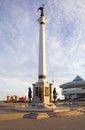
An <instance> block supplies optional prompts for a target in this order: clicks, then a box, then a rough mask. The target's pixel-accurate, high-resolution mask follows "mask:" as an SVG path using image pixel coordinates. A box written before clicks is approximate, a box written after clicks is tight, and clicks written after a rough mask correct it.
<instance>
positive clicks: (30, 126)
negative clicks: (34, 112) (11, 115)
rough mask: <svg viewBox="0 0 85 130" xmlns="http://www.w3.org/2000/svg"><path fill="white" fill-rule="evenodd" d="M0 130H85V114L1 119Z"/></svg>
mask: <svg viewBox="0 0 85 130" xmlns="http://www.w3.org/2000/svg"><path fill="white" fill-rule="evenodd" d="M0 130H85V115H82V116H78V117H65V118H63V117H62V118H60V117H58V118H47V119H40V120H36V119H24V118H23V119H16V120H10V121H0Z"/></svg>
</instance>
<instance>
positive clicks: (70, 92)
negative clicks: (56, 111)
mask: <svg viewBox="0 0 85 130" xmlns="http://www.w3.org/2000/svg"><path fill="white" fill-rule="evenodd" d="M60 88H62V94H63V95H64V96H65V99H66V100H70V99H81V100H83V99H85V80H84V79H82V78H81V77H80V76H78V75H77V76H76V77H75V79H74V80H73V81H72V82H68V83H65V84H62V85H60Z"/></svg>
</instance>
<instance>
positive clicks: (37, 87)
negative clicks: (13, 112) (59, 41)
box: [33, 6, 51, 105]
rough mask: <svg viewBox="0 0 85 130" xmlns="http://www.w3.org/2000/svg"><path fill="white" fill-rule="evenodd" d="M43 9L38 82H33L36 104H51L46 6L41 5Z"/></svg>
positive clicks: (39, 20)
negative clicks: (46, 43) (47, 79)
mask: <svg viewBox="0 0 85 130" xmlns="http://www.w3.org/2000/svg"><path fill="white" fill-rule="evenodd" d="M38 10H40V11H41V14H40V17H39V19H38V22H39V27H40V29H39V66H38V82H37V83H36V84H33V102H34V103H35V104H40V103H43V104H44V105H45V104H49V103H50V98H51V95H50V93H51V89H50V88H51V84H49V83H48V82H47V81H46V50H45V49H46V47H45V23H46V21H47V20H46V18H45V17H44V7H43V6H42V7H40V8H39V9H38Z"/></svg>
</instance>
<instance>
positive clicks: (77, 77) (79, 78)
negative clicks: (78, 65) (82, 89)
mask: <svg viewBox="0 0 85 130" xmlns="http://www.w3.org/2000/svg"><path fill="white" fill-rule="evenodd" d="M78 81H84V79H82V78H81V77H80V76H79V75H77V76H76V77H75V79H74V80H73V82H78Z"/></svg>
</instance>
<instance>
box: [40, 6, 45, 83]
mask: <svg viewBox="0 0 85 130" xmlns="http://www.w3.org/2000/svg"><path fill="white" fill-rule="evenodd" d="M43 9H44V8H43V7H40V8H39V10H41V15H40V18H39V19H38V22H39V27H40V30H39V66H38V82H46V49H45V48H46V45H45V23H46V21H47V20H46V18H45V17H44V11H43Z"/></svg>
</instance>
